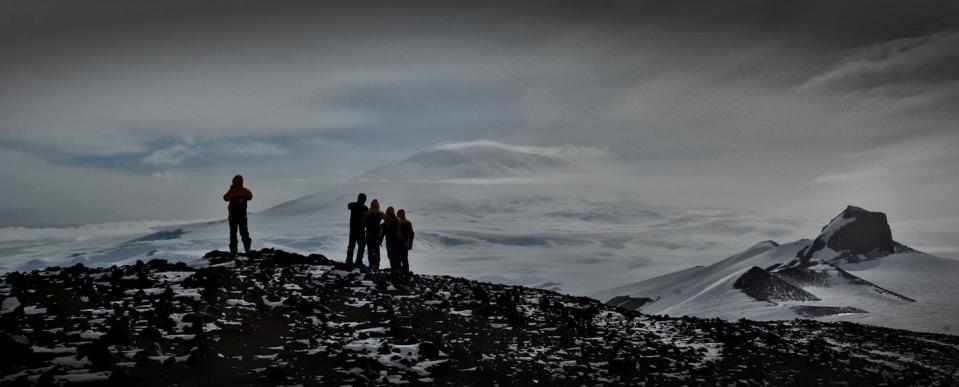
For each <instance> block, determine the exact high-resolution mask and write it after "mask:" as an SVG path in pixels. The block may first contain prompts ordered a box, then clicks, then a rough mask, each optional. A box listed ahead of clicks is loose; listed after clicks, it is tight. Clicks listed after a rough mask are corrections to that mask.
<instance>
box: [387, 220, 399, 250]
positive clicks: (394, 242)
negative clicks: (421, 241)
mask: <svg viewBox="0 0 959 387" xmlns="http://www.w3.org/2000/svg"><path fill="white" fill-rule="evenodd" d="M383 237H384V238H385V239H386V248H388V249H393V248H399V247H400V246H402V245H403V244H402V240H403V239H402V238H401V236H400V221H399V219H389V218H386V219H385V220H384V221H383Z"/></svg>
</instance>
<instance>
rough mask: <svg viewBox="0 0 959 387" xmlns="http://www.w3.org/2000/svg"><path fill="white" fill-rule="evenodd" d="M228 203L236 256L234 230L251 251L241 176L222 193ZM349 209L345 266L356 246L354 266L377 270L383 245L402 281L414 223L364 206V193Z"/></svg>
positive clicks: (398, 213) (248, 194)
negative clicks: (348, 236)
mask: <svg viewBox="0 0 959 387" xmlns="http://www.w3.org/2000/svg"><path fill="white" fill-rule="evenodd" d="M223 200H224V201H226V202H228V203H229V204H228V205H227V210H228V211H229V224H230V253H232V254H233V255H236V254H237V250H238V248H239V241H238V240H237V231H239V234H240V237H241V239H242V241H243V251H245V252H246V253H249V252H250V244H251V243H252V241H253V240H252V239H251V238H250V231H249V228H248V227H247V218H246V203H247V202H249V201H250V200H253V192H252V191H250V189H249V188H246V187H244V186H243V176H240V175H236V176H234V177H233V184H232V185H230V189H229V190H228V191H227V192H226V193H225V194H223ZM346 207H347V209H349V210H350V242H349V246H348V247H347V249H346V263H347V264H350V265H353V264H354V262H353V251H354V249H355V248H356V246H359V249H358V251H357V255H356V263H355V264H356V266H358V267H359V268H360V269H361V270H363V271H374V272H377V271H379V270H380V247H381V246H382V245H383V242H384V241H385V242H386V256H387V258H388V259H389V260H390V271H391V274H392V276H394V277H395V278H405V277H407V276H408V275H409V273H410V260H409V254H410V250H411V249H412V248H413V235H414V233H413V223H412V222H410V220H409V219H408V218H407V217H406V210H404V209H402V208H401V209H399V210H395V211H394V209H393V207H387V208H386V212H383V211H380V201H379V200H378V199H373V201H371V202H370V206H369V207H367V206H366V194H364V193H360V194H359V195H357V197H356V201H355V202H351V203H350V204H348V205H347V206H346ZM363 250H366V253H367V263H368V264H369V266H368V267H367V266H365V265H363Z"/></svg>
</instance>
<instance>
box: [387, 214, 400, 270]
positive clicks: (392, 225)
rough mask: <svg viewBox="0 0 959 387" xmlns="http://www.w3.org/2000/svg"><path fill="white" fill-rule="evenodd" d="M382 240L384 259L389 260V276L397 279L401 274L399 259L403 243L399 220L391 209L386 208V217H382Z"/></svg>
mask: <svg viewBox="0 0 959 387" xmlns="http://www.w3.org/2000/svg"><path fill="white" fill-rule="evenodd" d="M383 239H385V240H386V257H387V258H389V260H390V274H391V276H392V277H393V278H398V277H399V274H400V273H402V271H401V267H400V262H399V257H400V247H402V246H403V243H402V240H401V238H400V219H399V218H397V217H396V211H394V210H393V207H387V208H386V215H384V217H383Z"/></svg>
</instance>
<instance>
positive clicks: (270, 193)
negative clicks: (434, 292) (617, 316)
mask: <svg viewBox="0 0 959 387" xmlns="http://www.w3.org/2000/svg"><path fill="white" fill-rule="evenodd" d="M957 8H959V6H957V4H956V3H954V2H928V3H922V4H909V5H908V6H904V5H902V4H900V3H896V2H882V1H880V2H843V3H842V4H836V3H835V2H802V3H796V4H761V3H752V2H733V3H724V4H712V3H708V2H670V3H668V4H663V3H657V2H644V1H639V2H628V3H621V2H615V3H614V2H565V1H559V2H509V3H505V2H504V3H496V2H493V3H489V2H482V3H475V4H455V5H454V4H448V3H431V2H416V3H412V4H403V5H400V4H390V3H386V4H379V3H374V2H370V3H364V4H358V5H356V6H354V7H348V6H331V5H327V4H320V3H315V2H309V3H298V2H283V3H282V4H236V3H234V2H218V1H213V2H203V3H195V2H177V1H174V2H165V3H163V4H156V3H152V2H139V1H133V2H130V1H126V2H114V1H103V2H82V3H79V2H78V3H69V4H62V3H48V2H45V1H37V2H29V3H21V2H14V1H4V2H0V25H2V26H3V27H2V28H0V51H2V52H4V53H5V55H4V60H3V61H0V181H3V183H4V187H5V192H4V195H3V198H4V200H3V201H2V202H0V267H2V269H3V270H13V269H17V268H22V267H25V266H23V265H29V264H30V263H29V262H30V261H31V260H40V261H34V262H33V264H34V265H35V264H39V263H41V262H53V261H59V260H67V261H70V260H74V259H78V257H81V256H82V257H81V258H82V259H88V258H90V257H93V259H94V260H96V259H99V261H98V262H100V263H108V262H114V261H113V260H114V259H119V260H122V259H128V258H131V257H137V256H139V257H141V258H142V257H146V256H147V255H146V254H149V253H150V252H151V251H158V252H170V253H171V254H181V255H182V256H183V257H184V259H187V258H189V257H195V256H196V254H198V253H199V254H201V253H202V252H205V251H206V250H209V249H213V248H221V249H222V248H225V247H226V237H227V235H226V231H227V230H226V226H225V224H222V223H215V222H217V221H220V220H222V219H223V218H224V217H225V215H226V209H225V205H224V204H223V202H222V201H221V200H220V196H221V195H222V194H223V192H225V191H226V189H227V188H228V185H229V182H230V179H231V178H232V176H233V175H234V174H237V173H240V174H243V175H244V176H245V177H246V182H247V185H248V186H249V187H250V188H251V189H252V190H253V192H254V195H255V199H254V200H253V201H252V202H251V204H250V205H251V211H254V212H257V213H258V214H257V215H254V216H253V217H252V219H251V230H252V233H253V238H254V240H255V242H254V243H255V245H259V246H264V245H276V246H285V247H287V248H290V249H294V250H297V251H304V252H307V251H317V252H321V253H324V254H327V255H329V256H330V257H331V258H334V259H342V255H343V254H344V252H345V247H346V246H345V240H344V239H343V237H344V235H345V233H346V230H345V222H346V219H347V213H346V210H345V205H346V201H348V200H350V199H352V198H353V197H354V196H355V194H356V192H358V191H364V192H367V193H370V194H371V196H374V197H377V196H378V197H381V198H382V199H383V200H384V201H385V202H386V203H387V204H390V203H396V204H397V205H401V206H407V207H408V209H409V210H410V216H411V218H412V219H413V220H414V222H416V225H417V228H418V230H423V231H424V233H423V234H422V236H423V240H422V245H421V246H418V247H417V250H415V251H414V252H413V260H414V261H413V262H414V263H413V265H414V266H413V267H414V270H420V271H425V272H432V273H444V274H459V275H470V276H472V277H474V278H478V277H483V278H489V279H498V280H501V281H507V282H508V281H516V282H522V283H534V282H537V281H544V282H545V281H554V280H559V281H562V282H564V284H565V287H566V289H567V290H570V291H576V292H586V291H590V290H596V289H602V288H604V286H601V285H604V282H608V284H605V285H610V286H613V285H618V284H624V283H629V282H633V281H636V280H640V279H645V278H650V277H652V276H655V275H659V274H664V273H667V272H671V271H674V270H678V269H682V268H686V267H690V266H693V265H703V264H709V263H712V262H715V261H716V260H718V259H721V258H723V257H727V256H730V255H732V254H735V253H738V252H740V251H743V250H744V249H746V248H747V247H749V246H752V245H754V244H755V243H757V242H759V241H762V240H765V239H775V240H777V241H780V242H783V241H791V240H795V239H798V238H800V237H805V236H809V235H815V234H816V233H817V232H818V231H819V227H821V226H822V224H824V223H825V221H827V220H828V219H830V218H831V217H832V216H834V215H835V213H837V212H838V211H840V210H841V209H843V208H845V206H846V205H847V204H854V205H858V206H862V207H866V208H869V209H872V210H875V211H883V212H885V213H886V214H887V215H888V216H889V219H890V222H891V227H892V230H893V233H894V235H895V236H896V240H897V241H899V242H902V243H904V244H906V245H909V246H912V247H913V248H916V249H918V250H921V251H924V252H928V253H931V254H935V255H939V256H943V257H947V258H959V242H957V241H959V207H957V206H956V204H955V200H954V198H955V192H957V190H959V168H955V166H957V165H959V153H957V152H956V151H955V149H956V147H957V145H959V130H957V127H956V122H959V120H957V119H959V113H957V112H959V110H956V109H955V108H954V107H955V106H956V104H957V102H959V71H957V70H956V67H955V65H954V64H955V63H956V59H959V44H956V43H957V42H959V25H957V21H959V17H957V16H959V12H957ZM299 198H304V199H302V200H298V199H299ZM284 203H286V204H284ZM198 222H199V223H198ZM204 222H214V223H211V224H207V223H204ZM181 223H183V224H190V226H182V227H181V226H178V224H181ZM157 227H159V228H157ZM181 228H182V229H183V230H185V231H186V233H185V234H183V235H181V236H179V238H178V239H169V240H166V239H162V238H161V240H157V241H143V240H141V241H138V242H132V243H131V241H135V240H137V239H138V238H141V237H142V236H144V235H147V234H150V233H153V232H156V231H158V230H167V231H170V230H176V229H181ZM178 241H179V242H178ZM420 247H422V248H420ZM78 253H83V254H81V255H78V256H72V257H71V255H72V254H78ZM154 254H156V253H154ZM97 257H99V258H97ZM610 286H605V288H608V287H610Z"/></svg>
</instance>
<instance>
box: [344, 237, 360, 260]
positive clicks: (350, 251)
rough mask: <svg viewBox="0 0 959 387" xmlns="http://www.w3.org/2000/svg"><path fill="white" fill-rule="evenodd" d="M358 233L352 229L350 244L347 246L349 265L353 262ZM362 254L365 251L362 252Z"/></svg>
mask: <svg viewBox="0 0 959 387" xmlns="http://www.w3.org/2000/svg"><path fill="white" fill-rule="evenodd" d="M356 242H357V239H356V233H355V232H353V230H350V244H349V245H348V246H347V247H346V263H347V264H348V265H352V264H353V249H354V248H355V247H356ZM360 254H361V255H362V254H363V253H360Z"/></svg>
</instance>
